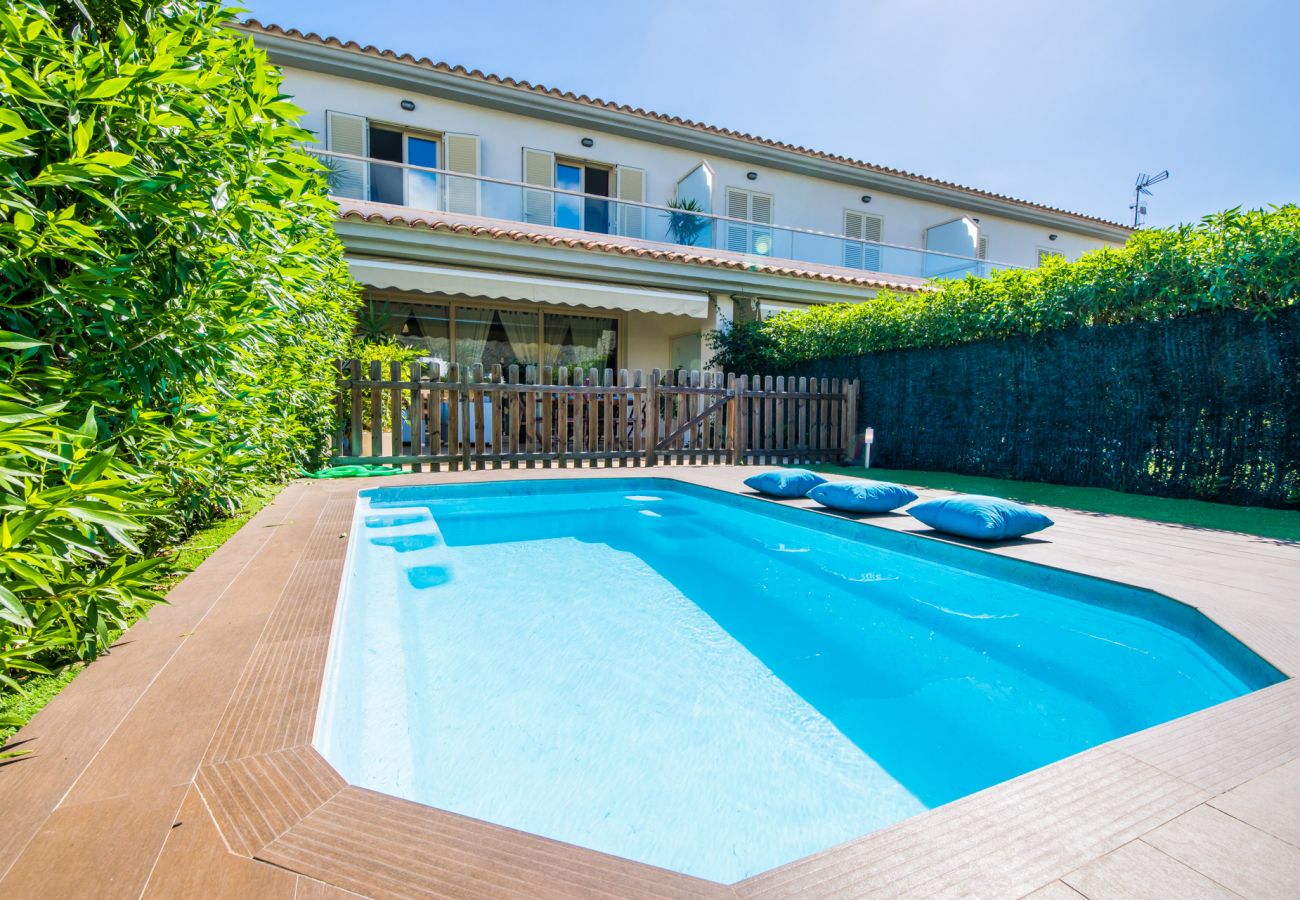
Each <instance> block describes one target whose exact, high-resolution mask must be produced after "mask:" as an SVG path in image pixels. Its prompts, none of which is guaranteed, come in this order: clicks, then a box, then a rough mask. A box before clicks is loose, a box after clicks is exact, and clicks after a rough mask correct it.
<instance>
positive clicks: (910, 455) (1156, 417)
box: [789, 305, 1300, 509]
mask: <svg viewBox="0 0 1300 900" xmlns="http://www.w3.org/2000/svg"><path fill="white" fill-rule="evenodd" d="M789 371H790V372H793V373H794V374H796V375H811V376H814V377H821V378H825V377H838V378H858V379H861V382H862V385H863V390H862V393H861V398H860V401H859V402H860V409H859V414H858V421H859V422H861V423H862V424H863V426H864V427H871V428H872V429H874V431H875V443H874V444H873V445H872V451H871V461H872V464H873V465H879V466H882V467H883V468H886V469H920V470H924V471H931V472H951V473H959V474H963V475H983V476H989V477H993V478H1010V479H1015V480H1016V481H1029V482H1043V483H1048V484H1056V485H1077V486H1081V487H1103V488H1110V489H1112V490H1117V491H1123V492H1125V493H1130V494H1148V495H1154V496H1159V497H1179V498H1194V499H1198V500H1210V501H1214V502H1217V503H1232V504H1236V505H1240V506H1251V507H1275V508H1279V509H1291V508H1295V507H1296V505H1297V504H1300V305H1296V306H1292V307H1290V308H1288V309H1284V310H1281V311H1279V312H1277V313H1276V314H1275V315H1273V316H1271V317H1269V318H1267V319H1259V318H1256V317H1255V316H1254V315H1252V314H1251V313H1249V312H1246V311H1242V310H1228V311H1225V312H1221V313H1203V314H1200V315H1194V316H1178V317H1176V318H1171V319H1164V320H1160V321H1155V322H1145V321H1134V322H1124V323H1120V324H1116V325H1092V326H1081V327H1078V328H1068V329H1064V330H1059V331H1044V332H1041V333H1039V334H1027V335H1017V336H1015V337H1010V338H1006V339H1002V340H986V341H972V342H970V343H965V344H960V345H957V346H954V347H925V348H916V349H908V350H886V351H882V352H880V353H862V354H857V355H854V356H845V357H832V358H830V359H822V360H814V361H810V362H806V363H800V364H799V365H796V366H794V367H793V368H792V369H791V370H789Z"/></svg>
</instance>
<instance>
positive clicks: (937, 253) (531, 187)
mask: <svg viewBox="0 0 1300 900" xmlns="http://www.w3.org/2000/svg"><path fill="white" fill-rule="evenodd" d="M303 149H304V150H305V151H306V152H308V153H309V154H311V155H312V156H325V157H330V158H335V159H342V160H347V161H349V162H359V163H365V164H368V165H378V166H391V167H393V168H400V169H406V170H409V171H413V172H424V173H427V174H430V175H446V176H449V177H452V178H466V179H470V180H472V181H477V182H481V183H486V184H499V185H503V186H505V187H512V188H519V189H520V190H527V191H545V192H547V193H550V194H563V195H565V196H569V197H576V198H579V199H583V200H598V201H604V202H606V203H618V204H621V205H624V206H635V207H640V208H642V209H649V210H654V211H655V212H661V213H665V214H672V215H679V216H700V217H701V218H706V219H710V220H714V221H718V222H734V223H736V224H738V225H743V226H746V227H749V228H760V229H761V228H772V229H779V230H781V231H789V232H792V233H794V234H807V235H812V236H814V237H823V238H828V239H830V240H837V241H848V242H850V243H853V244H861V245H863V246H864V247H880V248H885V249H890V250H903V251H907V252H909V253H920V254H923V255H925V256H929V257H944V258H947V259H953V260H961V261H962V262H970V263H976V264H981V265H988V266H998V267H1003V268H1008V269H1017V268H1021V267H1020V266H1016V265H1013V264H1012V263H1007V262H1000V261H998V260H994V259H981V258H980V257H977V256H962V255H961V254H957V253H945V252H944V251H942V250H927V249H925V248H924V247H911V246H908V245H907V244H890V243H887V242H885V241H869V240H865V239H863V238H855V237H849V236H848V235H846V234H836V233H834V232H829V231H818V230H816V229H813V228H800V227H797V226H794V225H777V224H774V223H769V222H755V221H753V220H752V219H738V218H735V217H733V216H725V215H722V214H721V213H713V212H703V211H698V212H696V211H692V210H683V209H674V208H673V207H671V206H659V205H657V204H654V203H643V202H641V201H638V200H623V199H620V198H618V197H606V196H601V195H600V194H584V193H582V192H581V191H569V190H565V189H564V188H557V187H548V186H546V185H542V184H528V183H527V182H522V181H508V180H506V179H504V178H492V177H490V176H487V175H470V174H468V173H466V172H455V171H452V170H451V169H436V168H430V167H429V166H416V165H411V164H410V163H399V162H393V161H391V160H387V159H374V158H372V157H368V156H354V155H352V154H350V153H338V152H336V151H333V150H322V149H320V148H318V147H304V148H303ZM683 246H689V245H683Z"/></svg>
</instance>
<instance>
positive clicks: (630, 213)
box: [614, 166, 645, 238]
mask: <svg viewBox="0 0 1300 900" xmlns="http://www.w3.org/2000/svg"><path fill="white" fill-rule="evenodd" d="M614 193H615V194H616V195H617V196H618V199H619V200H627V201H630V202H632V203H644V202H645V170H644V169H634V168H632V167H631V166H618V167H617V168H615V169H614ZM618 222H619V229H618V233H619V234H621V235H623V236H624V237H630V238H640V237H645V210H644V209H643V208H642V207H640V206H628V205H625V204H622V203H620V204H619V208H618Z"/></svg>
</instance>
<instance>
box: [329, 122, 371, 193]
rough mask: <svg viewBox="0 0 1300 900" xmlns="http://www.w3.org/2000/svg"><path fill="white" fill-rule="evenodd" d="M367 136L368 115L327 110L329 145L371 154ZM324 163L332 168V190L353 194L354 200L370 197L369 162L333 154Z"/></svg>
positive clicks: (356, 153)
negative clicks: (341, 157) (340, 157)
mask: <svg viewBox="0 0 1300 900" xmlns="http://www.w3.org/2000/svg"><path fill="white" fill-rule="evenodd" d="M367 137H368V129H367V125H366V119H365V116H354V115H350V114H348V113H340V112H334V111H333V110H330V111H327V112H326V113H325V146H326V149H328V150H331V151H333V152H334V153H344V154H347V155H348V156H360V157H365V156H369V155H370V154H369V148H368V147H367V144H368V141H367ZM325 164H326V165H327V166H329V169H330V173H329V184H330V193H331V194H333V195H334V196H336V197H351V198H352V199H354V200H367V199H369V195H370V192H369V190H368V188H367V184H368V182H369V177H368V176H369V174H370V165H369V163H364V162H361V161H360V160H356V159H339V158H338V157H336V156H330V157H326V158H325Z"/></svg>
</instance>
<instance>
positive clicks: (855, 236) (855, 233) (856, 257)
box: [844, 209, 864, 269]
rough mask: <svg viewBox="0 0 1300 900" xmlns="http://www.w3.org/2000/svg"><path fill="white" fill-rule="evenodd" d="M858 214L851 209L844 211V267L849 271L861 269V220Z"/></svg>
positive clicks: (861, 216)
mask: <svg viewBox="0 0 1300 900" xmlns="http://www.w3.org/2000/svg"><path fill="white" fill-rule="evenodd" d="M863 218H864V217H863V215H862V213H860V212H854V211H853V210H851V209H846V210H844V236H845V237H846V238H848V240H846V241H845V242H844V265H845V266H847V267H848V268H850V269H861V268H862V250H863V246H862V244H860V243H858V242H859V241H861V240H862V219H863Z"/></svg>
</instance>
